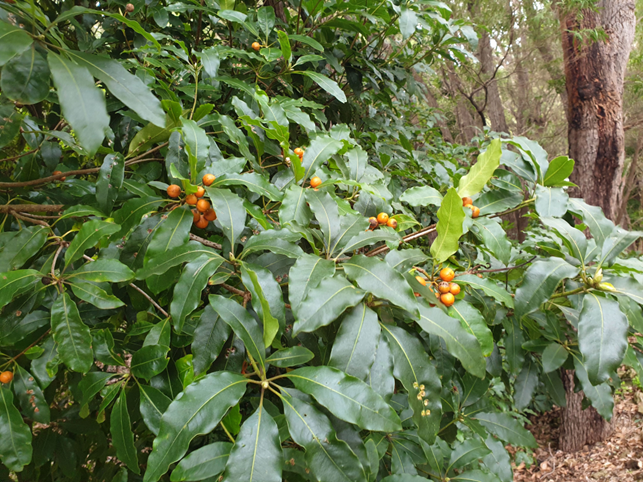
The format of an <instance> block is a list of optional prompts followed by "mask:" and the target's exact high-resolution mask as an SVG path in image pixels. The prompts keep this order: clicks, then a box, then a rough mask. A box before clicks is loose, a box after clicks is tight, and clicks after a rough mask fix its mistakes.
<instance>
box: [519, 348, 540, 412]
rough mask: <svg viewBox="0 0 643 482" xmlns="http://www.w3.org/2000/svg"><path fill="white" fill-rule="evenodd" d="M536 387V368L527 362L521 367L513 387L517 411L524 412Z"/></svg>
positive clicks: (530, 362) (533, 364)
mask: <svg viewBox="0 0 643 482" xmlns="http://www.w3.org/2000/svg"><path fill="white" fill-rule="evenodd" d="M537 386H538V368H537V366H536V364H535V363H533V362H532V361H531V360H529V361H527V362H526V363H525V364H524V365H523V367H522V370H521V371H520V373H519V374H518V378H516V384H515V385H514V390H515V393H514V403H515V405H516V408H517V409H518V410H524V409H525V408H527V407H528V406H529V404H530V403H531V399H532V398H533V396H534V391H535V390H536V387H537Z"/></svg>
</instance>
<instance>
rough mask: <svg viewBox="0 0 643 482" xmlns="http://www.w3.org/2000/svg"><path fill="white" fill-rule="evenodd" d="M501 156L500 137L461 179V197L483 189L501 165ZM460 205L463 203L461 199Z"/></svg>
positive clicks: (459, 188) (492, 142)
mask: <svg viewBox="0 0 643 482" xmlns="http://www.w3.org/2000/svg"><path fill="white" fill-rule="evenodd" d="M500 156H502V142H501V141H500V139H494V140H493V141H491V142H490V143H489V146H488V147H487V150H486V151H484V152H483V153H482V154H480V155H479V156H478V160H477V162H476V163H475V164H474V165H473V167H472V168H471V170H470V171H469V172H468V173H467V174H466V175H465V176H462V178H461V179H460V183H459V184H458V191H457V194H458V195H459V197H460V198H463V197H465V196H473V195H475V194H478V193H479V192H480V191H482V188H483V187H485V185H486V184H487V182H489V179H491V176H493V173H494V171H495V170H496V169H497V168H498V166H499V165H500ZM460 205H462V200H461V199H460ZM438 218H439V213H438Z"/></svg>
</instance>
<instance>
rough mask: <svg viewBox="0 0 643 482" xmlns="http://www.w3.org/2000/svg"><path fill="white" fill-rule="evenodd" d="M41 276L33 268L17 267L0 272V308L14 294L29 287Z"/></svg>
mask: <svg viewBox="0 0 643 482" xmlns="http://www.w3.org/2000/svg"><path fill="white" fill-rule="evenodd" d="M41 277H42V275H41V274H40V273H39V272H38V271H36V270H35V269H19V270H16V271H10V272H8V273H0V308H2V307H4V306H5V305H7V304H8V303H9V302H10V301H11V300H12V299H13V297H14V296H17V295H19V294H22V293H25V292H26V291H28V290H29V289H31V287H32V286H33V285H34V284H36V283H37V282H38V280H39V279H40V278H41Z"/></svg>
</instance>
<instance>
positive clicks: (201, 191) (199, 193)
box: [195, 186, 205, 197]
mask: <svg viewBox="0 0 643 482" xmlns="http://www.w3.org/2000/svg"><path fill="white" fill-rule="evenodd" d="M204 194H205V189H203V188H202V187H201V186H199V187H197V188H196V194H195V195H196V197H203V195H204Z"/></svg>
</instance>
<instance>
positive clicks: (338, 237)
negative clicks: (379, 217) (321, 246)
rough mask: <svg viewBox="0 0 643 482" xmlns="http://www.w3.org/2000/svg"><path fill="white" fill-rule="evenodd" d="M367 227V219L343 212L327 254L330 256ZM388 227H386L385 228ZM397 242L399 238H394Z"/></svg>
mask: <svg viewBox="0 0 643 482" xmlns="http://www.w3.org/2000/svg"><path fill="white" fill-rule="evenodd" d="M367 227H368V220H367V219H366V218H365V217H364V216H361V215H359V214H352V213H348V214H344V215H342V216H340V217H339V229H338V230H337V231H336V232H335V233H334V235H333V237H332V239H331V240H330V243H331V244H330V250H329V254H330V255H331V256H332V255H333V254H334V253H335V252H336V251H337V250H338V249H342V250H343V247H344V245H345V244H346V243H348V242H350V241H352V240H353V238H355V237H356V236H357V235H359V234H360V233H363V232H365V230H366V228H367ZM387 229H388V228H387ZM396 242H397V243H398V244H399V242H400V240H399V238H398V239H396Z"/></svg>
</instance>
